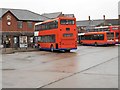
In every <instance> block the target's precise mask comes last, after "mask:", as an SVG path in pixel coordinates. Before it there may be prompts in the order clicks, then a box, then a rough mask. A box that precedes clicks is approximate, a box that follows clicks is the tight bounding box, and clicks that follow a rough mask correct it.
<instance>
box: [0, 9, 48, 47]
mask: <svg viewBox="0 0 120 90" xmlns="http://www.w3.org/2000/svg"><path fill="white" fill-rule="evenodd" d="M46 19H48V18H46V17H44V16H42V15H39V14H37V13H34V12H31V11H29V10H22V9H6V8H0V33H1V34H2V35H1V44H2V45H3V46H4V47H21V48H22V47H31V46H32V45H33V41H34V40H33V34H34V24H35V23H36V22H42V21H44V20H46Z"/></svg>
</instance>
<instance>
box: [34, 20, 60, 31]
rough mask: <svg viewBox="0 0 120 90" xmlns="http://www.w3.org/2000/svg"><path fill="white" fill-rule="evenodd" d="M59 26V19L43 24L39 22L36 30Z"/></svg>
mask: <svg viewBox="0 0 120 90" xmlns="http://www.w3.org/2000/svg"><path fill="white" fill-rule="evenodd" d="M57 28H58V21H57V20H55V21H51V22H47V23H43V24H39V25H36V26H35V31H39V30H51V29H57Z"/></svg>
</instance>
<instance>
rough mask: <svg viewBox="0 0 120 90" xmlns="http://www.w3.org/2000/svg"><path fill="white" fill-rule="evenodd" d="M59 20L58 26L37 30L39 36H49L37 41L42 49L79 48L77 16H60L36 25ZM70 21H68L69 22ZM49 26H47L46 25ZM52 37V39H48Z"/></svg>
mask: <svg viewBox="0 0 120 90" xmlns="http://www.w3.org/2000/svg"><path fill="white" fill-rule="evenodd" d="M55 21H56V22H57V24H53V26H54V25H57V28H54V29H46V30H40V29H39V30H37V31H35V32H38V35H37V37H41V38H47V39H45V40H41V41H38V42H37V45H38V46H39V47H40V48H41V49H46V50H51V49H52V48H53V49H54V50H66V51H67V50H68V51H69V50H72V49H77V30H76V18H71V17H59V18H56V19H53V20H47V21H45V22H42V23H40V24H36V25H35V27H36V26H39V25H44V24H46V25H47V24H50V23H51V22H55ZM67 21H68V23H67ZM46 27H47V26H46ZM48 38H49V39H50V41H49V40H48Z"/></svg>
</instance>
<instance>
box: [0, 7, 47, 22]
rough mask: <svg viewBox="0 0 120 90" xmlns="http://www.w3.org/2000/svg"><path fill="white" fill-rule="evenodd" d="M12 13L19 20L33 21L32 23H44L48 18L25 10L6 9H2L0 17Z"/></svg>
mask: <svg viewBox="0 0 120 90" xmlns="http://www.w3.org/2000/svg"><path fill="white" fill-rule="evenodd" d="M8 11H10V12H11V13H12V14H13V15H15V16H16V18H17V19H19V20H32V21H44V20H47V19H48V18H46V17H44V16H42V15H39V14H37V13H34V12H31V11H29V10H24V9H6V8H0V17H2V16H3V15H4V14H5V13H6V12H8Z"/></svg>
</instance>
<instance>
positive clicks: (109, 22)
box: [77, 19, 118, 26]
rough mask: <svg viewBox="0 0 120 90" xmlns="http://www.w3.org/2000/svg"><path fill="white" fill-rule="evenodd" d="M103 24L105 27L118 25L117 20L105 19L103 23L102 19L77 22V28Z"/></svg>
mask: <svg viewBox="0 0 120 90" xmlns="http://www.w3.org/2000/svg"><path fill="white" fill-rule="evenodd" d="M104 23H105V24H107V25H118V19H106V20H105V22H104V20H103V19H99V20H84V21H77V26H98V25H102V24H104Z"/></svg>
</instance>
